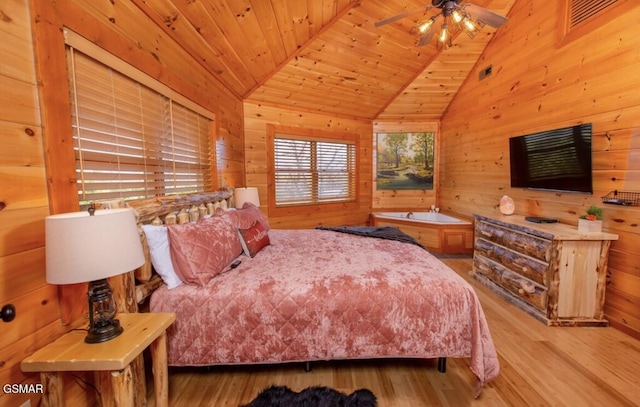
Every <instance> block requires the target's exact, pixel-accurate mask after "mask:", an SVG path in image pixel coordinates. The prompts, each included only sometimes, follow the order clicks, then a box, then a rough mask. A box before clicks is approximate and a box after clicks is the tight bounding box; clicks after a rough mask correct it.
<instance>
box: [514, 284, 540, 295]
mask: <svg viewBox="0 0 640 407" xmlns="http://www.w3.org/2000/svg"><path fill="white" fill-rule="evenodd" d="M520 287H521V288H518V293H520V294H521V295H522V294H524V293H527V294H534V293H535V292H536V286H535V285H534V284H533V283H532V282H530V281H526V280H520Z"/></svg>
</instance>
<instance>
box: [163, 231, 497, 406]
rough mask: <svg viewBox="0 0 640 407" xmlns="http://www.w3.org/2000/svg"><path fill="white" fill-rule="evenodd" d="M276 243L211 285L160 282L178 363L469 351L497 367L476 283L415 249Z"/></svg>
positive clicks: (479, 363) (316, 238) (489, 374)
mask: <svg viewBox="0 0 640 407" xmlns="http://www.w3.org/2000/svg"><path fill="white" fill-rule="evenodd" d="M269 237H270V239H271V245H270V246H268V247H266V248H264V249H263V250H262V251H261V252H260V253H258V255H257V256H256V257H254V258H249V257H246V256H241V257H240V259H241V260H242V264H241V265H240V266H239V267H237V268H236V269H233V270H229V271H228V272H223V273H222V274H220V275H218V276H216V277H215V278H213V279H212V280H211V281H210V282H209V284H208V285H207V286H205V287H196V286H191V285H186V284H182V285H181V286H179V287H177V288H175V289H173V290H168V289H167V288H166V286H163V287H161V288H160V289H158V290H156V292H154V294H153V295H152V297H151V311H152V312H175V313H176V314H177V318H176V321H175V323H174V324H173V326H172V327H171V328H170V329H169V331H168V361H169V365H171V366H204V365H216V364H249V363H278V362H291V361H313V360H335V359H364V358H425V359H426V358H436V357H454V358H471V363H470V368H471V370H472V372H473V373H474V374H475V375H476V376H477V377H478V386H477V387H476V396H477V395H478V394H479V393H480V390H481V388H482V385H483V384H484V383H485V382H487V381H489V380H491V379H493V378H495V377H496V376H497V375H498V372H499V364H498V358H497V355H496V350H495V348H494V345H493V341H492V338H491V334H490V332H489V327H488V326H487V321H486V320H485V316H484V312H483V310H482V308H481V306H480V303H479V301H478V298H477V297H476V294H475V291H474V290H473V288H472V287H471V286H470V285H469V284H468V283H467V282H466V281H464V279H462V278H461V277H460V276H458V275H457V274H456V273H455V272H454V271H452V270H451V269H449V268H448V267H447V266H446V265H444V264H443V263H442V262H440V261H439V260H438V259H436V258H435V257H433V256H432V255H431V254H429V253H428V252H426V251H425V250H423V249H421V248H420V247H418V246H415V245H412V244H407V243H401V242H397V241H390V240H383V239H376V238H370V237H360V236H353V235H348V234H344V233H338V232H332V231H325V230H274V229H272V230H271V231H270V232H269Z"/></svg>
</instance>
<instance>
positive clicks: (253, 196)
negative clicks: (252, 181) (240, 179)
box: [233, 187, 260, 209]
mask: <svg viewBox="0 0 640 407" xmlns="http://www.w3.org/2000/svg"><path fill="white" fill-rule="evenodd" d="M233 200H234V201H235V202H236V208H238V209H239V208H242V205H244V203H245V202H251V203H252V204H254V205H255V206H258V207H259V206H260V195H258V188H256V187H247V188H236V189H235V190H234V191H233Z"/></svg>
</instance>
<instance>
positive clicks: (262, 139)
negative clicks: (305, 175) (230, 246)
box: [244, 102, 372, 229]
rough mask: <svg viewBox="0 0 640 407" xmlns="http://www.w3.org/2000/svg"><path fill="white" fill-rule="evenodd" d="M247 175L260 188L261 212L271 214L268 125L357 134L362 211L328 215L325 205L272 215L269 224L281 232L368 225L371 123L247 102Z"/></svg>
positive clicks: (338, 211) (249, 181)
mask: <svg viewBox="0 0 640 407" xmlns="http://www.w3.org/2000/svg"><path fill="white" fill-rule="evenodd" d="M244 113H245V122H244V126H245V144H246V148H245V158H246V161H245V172H246V180H247V181H246V182H247V186H255V187H258V191H259V194H260V206H261V209H262V210H263V211H264V212H265V213H268V201H267V188H270V186H269V184H268V180H267V178H268V176H267V145H266V137H267V125H268V124H274V125H286V126H290V127H300V128H306V129H316V130H324V131H335V132H343V133H355V134H358V135H360V151H359V154H360V156H359V162H358V171H359V176H360V179H359V185H358V208H357V209H356V210H353V211H344V210H336V211H326V210H324V209H323V207H322V206H321V205H308V206H303V207H296V208H292V209H291V211H290V212H289V213H287V214H286V215H279V216H274V215H273V214H269V224H270V225H271V227H273V228H277V229H287V228H289V229H302V228H311V227H314V226H317V225H344V224H350V225H354V224H365V223H367V221H368V218H369V210H370V207H371V179H372V178H371V177H372V172H371V171H372V165H371V158H372V153H371V149H372V144H371V128H372V127H371V122H369V121H364V120H357V119H352V118H344V117H343V118H340V117H335V116H330V115H322V114H315V113H309V112H296V111H292V110H288V109H283V108H278V107H267V106H261V105H258V104H254V103H249V102H245V104H244Z"/></svg>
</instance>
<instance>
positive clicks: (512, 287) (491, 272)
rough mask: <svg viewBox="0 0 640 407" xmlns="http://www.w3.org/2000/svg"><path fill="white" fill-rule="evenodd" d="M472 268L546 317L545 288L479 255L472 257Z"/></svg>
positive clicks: (546, 296)
mask: <svg viewBox="0 0 640 407" xmlns="http://www.w3.org/2000/svg"><path fill="white" fill-rule="evenodd" d="M473 268H474V272H476V273H479V274H481V275H483V276H484V277H486V278H488V279H489V280H491V281H493V282H494V283H495V284H496V285H498V286H499V287H501V288H502V289H504V290H506V291H508V292H509V293H511V294H512V295H513V296H514V297H517V298H520V299H522V300H523V301H525V302H527V303H529V304H531V305H533V306H534V307H535V308H537V309H539V310H540V311H542V312H543V313H544V314H545V315H546V311H547V298H548V295H547V289H546V288H545V287H543V286H541V285H539V284H536V283H535V282H533V281H531V280H529V279H528V278H525V277H522V276H521V275H519V274H517V273H514V272H512V271H511V270H509V269H507V268H506V267H504V266H503V265H502V264H499V263H496V262H495V261H493V260H491V259H488V258H486V257H484V256H482V255H479V254H476V255H474V258H473Z"/></svg>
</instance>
